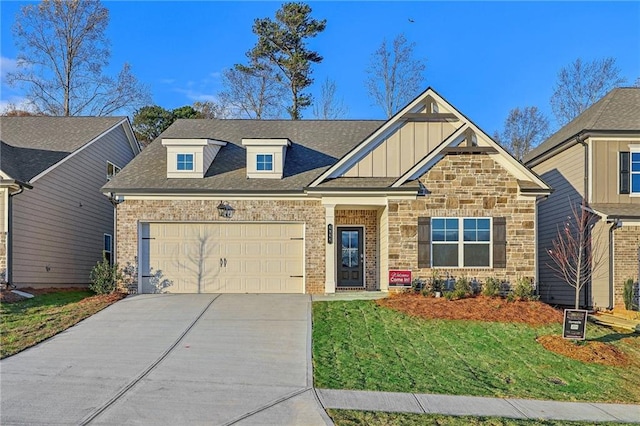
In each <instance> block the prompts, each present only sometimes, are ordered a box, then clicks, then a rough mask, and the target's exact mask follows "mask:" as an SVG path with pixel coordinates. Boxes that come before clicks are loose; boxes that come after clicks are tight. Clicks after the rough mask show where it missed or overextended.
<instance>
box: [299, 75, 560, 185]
mask: <svg viewBox="0 0 640 426" xmlns="http://www.w3.org/2000/svg"><path fill="white" fill-rule="evenodd" d="M428 99H432V100H435V101H436V102H437V103H438V104H440V105H441V106H442V107H443V108H445V109H447V110H448V111H451V113H452V114H453V115H454V116H455V117H457V119H458V120H460V122H461V123H462V124H461V126H460V127H459V128H458V129H457V130H455V131H454V132H453V133H452V134H451V135H450V136H449V137H448V138H447V139H445V140H444V141H443V142H442V143H441V144H440V145H439V146H438V147H436V148H435V149H433V150H432V151H431V152H428V153H427V155H426V156H425V157H424V158H422V160H420V161H419V162H418V163H417V164H415V165H414V166H413V167H411V168H410V169H409V170H408V171H407V172H406V173H405V174H403V175H402V176H400V178H398V179H395V180H394V182H393V184H392V185H391V187H393V188H400V187H403V186H405V185H406V184H407V183H408V182H410V181H412V180H415V179H417V178H418V177H419V176H421V175H422V174H424V173H425V172H426V171H427V170H428V169H429V168H430V167H431V166H433V164H435V163H436V162H437V161H439V160H440V158H442V156H443V155H444V154H443V153H442V151H443V150H444V149H445V148H447V147H451V146H454V145H455V144H457V143H459V142H460V141H461V138H464V137H465V134H464V133H465V131H466V130H467V129H470V130H472V131H473V132H474V133H476V135H477V136H480V137H482V139H483V141H484V142H485V143H486V144H487V145H488V146H490V147H492V148H494V149H495V150H496V151H497V155H496V156H495V158H497V159H499V162H500V163H501V164H502V166H503V167H505V168H506V169H507V170H509V171H510V172H511V173H512V174H513V175H514V176H516V178H517V179H518V180H519V181H525V180H530V181H531V182H533V184H534V185H535V186H536V187H538V188H540V190H541V191H542V192H548V191H549V190H550V187H549V186H548V185H547V184H546V183H544V182H543V181H542V179H540V178H539V177H538V176H537V175H536V174H535V173H533V172H532V171H531V170H529V169H528V168H527V167H525V166H524V165H523V164H522V163H520V162H519V161H518V160H516V159H515V158H514V157H513V156H512V155H511V154H509V153H508V152H507V151H506V150H505V149H504V148H502V147H501V146H500V145H499V144H498V143H497V142H495V141H494V140H493V139H491V137H490V136H489V135H487V134H486V133H485V132H484V131H482V130H481V129H480V128H479V127H478V126H476V125H475V124H474V123H473V121H471V120H470V119H469V118H467V117H466V116H465V115H464V114H462V113H461V112H460V111H458V110H457V109H456V108H455V107H454V106H453V105H451V104H450V103H449V102H448V101H447V100H446V99H444V98H443V97H442V96H440V94H438V93H437V92H436V91H435V90H433V89H432V88H431V87H428V88H427V89H426V90H425V91H424V92H422V93H421V94H420V95H418V96H417V97H416V98H415V99H413V100H412V101H411V102H409V104H407V106H405V107H404V108H403V109H401V110H400V111H398V112H397V113H396V114H395V115H394V116H393V117H391V118H390V119H389V120H388V121H387V122H386V123H384V124H383V125H382V126H381V127H380V128H379V129H377V130H376V131H375V132H374V133H372V134H371V135H369V137H367V138H366V139H365V140H363V141H362V142H361V143H360V144H359V145H358V146H357V147H356V148H354V149H353V150H352V151H350V152H349V153H348V154H347V155H345V156H344V157H343V158H342V159H340V161H338V162H337V163H336V164H335V165H333V166H332V167H330V168H329V169H328V170H327V171H325V172H324V173H323V174H322V175H320V176H319V177H318V178H317V179H316V180H315V181H314V182H313V183H312V185H311V186H317V185H321V184H322V183H323V182H324V181H325V180H326V179H329V178H339V176H340V175H341V174H342V173H344V172H345V171H346V170H348V169H349V168H350V167H352V166H353V165H354V164H355V163H357V162H358V161H360V160H361V159H362V158H364V157H365V156H366V155H367V154H368V153H369V152H371V151H372V150H373V149H375V148H376V147H377V146H378V145H380V144H381V143H383V142H384V140H385V138H387V137H388V135H389V134H391V133H392V132H394V131H396V130H397V129H398V128H399V127H400V126H402V124H403V123H404V122H405V120H404V116H405V115H408V114H413V113H416V112H417V111H419V110H421V109H423V108H424V106H425V103H426V102H427V100H428Z"/></svg>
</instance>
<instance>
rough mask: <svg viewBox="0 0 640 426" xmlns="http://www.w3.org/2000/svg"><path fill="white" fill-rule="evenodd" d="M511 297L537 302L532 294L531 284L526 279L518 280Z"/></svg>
mask: <svg viewBox="0 0 640 426" xmlns="http://www.w3.org/2000/svg"><path fill="white" fill-rule="evenodd" d="M512 294H513V296H514V297H515V298H517V299H520V300H537V299H538V297H537V296H536V295H535V294H534V290H533V283H532V282H531V280H529V279H528V278H518V279H517V280H516V284H515V286H514V287H513V292H512Z"/></svg>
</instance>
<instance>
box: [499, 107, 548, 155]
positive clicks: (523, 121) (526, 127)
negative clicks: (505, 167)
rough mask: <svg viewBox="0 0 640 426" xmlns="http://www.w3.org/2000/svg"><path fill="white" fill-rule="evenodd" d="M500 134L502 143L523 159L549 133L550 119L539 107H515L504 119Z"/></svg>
mask: <svg viewBox="0 0 640 426" xmlns="http://www.w3.org/2000/svg"><path fill="white" fill-rule="evenodd" d="M497 135H498V142H499V143H501V144H502V146H504V147H505V148H506V149H508V150H509V152H511V154H512V155H513V156H514V157H516V158H517V159H518V160H522V157H524V156H525V155H526V154H527V153H528V152H529V151H531V150H532V149H533V148H535V147H536V146H537V145H538V144H539V143H540V142H542V141H543V140H544V139H545V138H546V137H547V136H548V135H549V120H548V119H547V117H545V116H544V114H542V112H540V110H539V109H538V108H537V107H524V108H522V109H520V108H514V109H512V110H511V111H509V115H508V116H507V119H506V120H505V121H504V129H503V131H502V133H499V134H497Z"/></svg>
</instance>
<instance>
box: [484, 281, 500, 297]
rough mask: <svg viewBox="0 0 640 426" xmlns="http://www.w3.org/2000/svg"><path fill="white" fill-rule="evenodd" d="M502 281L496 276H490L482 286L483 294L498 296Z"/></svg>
mask: <svg viewBox="0 0 640 426" xmlns="http://www.w3.org/2000/svg"><path fill="white" fill-rule="evenodd" d="M500 284H501V281H500V280H499V279H497V278H494V277H489V278H487V279H486V281H485V282H484V285H483V286H482V294H484V295H485V296H489V297H496V296H498V295H499V294H500Z"/></svg>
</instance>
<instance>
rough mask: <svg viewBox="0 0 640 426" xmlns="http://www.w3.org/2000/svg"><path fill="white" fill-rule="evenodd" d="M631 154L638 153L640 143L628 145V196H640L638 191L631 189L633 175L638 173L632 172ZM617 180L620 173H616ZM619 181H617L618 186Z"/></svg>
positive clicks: (639, 151)
mask: <svg viewBox="0 0 640 426" xmlns="http://www.w3.org/2000/svg"><path fill="white" fill-rule="evenodd" d="M633 154H640V145H629V197H640V192H634V191H633V175H640V172H634V171H633V169H632V165H633ZM618 180H620V173H618ZM619 187H620V183H618V188H619Z"/></svg>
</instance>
